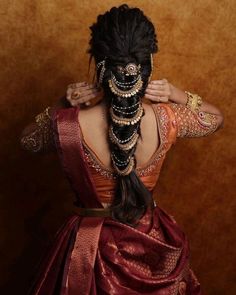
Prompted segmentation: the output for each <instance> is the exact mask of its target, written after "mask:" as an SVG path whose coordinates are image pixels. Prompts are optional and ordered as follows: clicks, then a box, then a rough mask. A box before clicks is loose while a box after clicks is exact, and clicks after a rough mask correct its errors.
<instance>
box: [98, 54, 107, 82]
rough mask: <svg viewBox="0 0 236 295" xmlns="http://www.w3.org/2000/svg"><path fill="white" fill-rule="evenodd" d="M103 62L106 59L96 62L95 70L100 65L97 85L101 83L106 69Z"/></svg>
mask: <svg viewBox="0 0 236 295" xmlns="http://www.w3.org/2000/svg"><path fill="white" fill-rule="evenodd" d="M105 63H106V60H105V59H104V60H102V61H100V62H99V63H98V64H97V70H99V68H100V67H102V68H101V70H100V74H99V78H98V83H99V85H101V84H102V81H103V78H104V73H105V71H106V67H105Z"/></svg>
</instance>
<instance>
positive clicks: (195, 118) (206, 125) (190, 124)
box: [170, 103, 218, 137]
mask: <svg viewBox="0 0 236 295" xmlns="http://www.w3.org/2000/svg"><path fill="white" fill-rule="evenodd" d="M170 107H171V108H172V110H173V111H174V114H175V117H176V121H177V123H176V125H177V127H178V132H177V137H201V136H207V135H209V134H211V133H213V132H215V131H216V129H217V127H218V124H217V119H216V115H213V114H209V113H205V112H202V111H201V112H198V113H197V112H193V111H191V110H190V109H188V108H187V107H186V106H184V105H181V104H176V103H171V104H170Z"/></svg>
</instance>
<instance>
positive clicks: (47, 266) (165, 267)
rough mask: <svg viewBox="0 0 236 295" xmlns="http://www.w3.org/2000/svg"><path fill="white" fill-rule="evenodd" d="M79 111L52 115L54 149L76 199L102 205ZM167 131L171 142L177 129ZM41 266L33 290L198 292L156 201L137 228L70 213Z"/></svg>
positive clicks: (55, 294)
mask: <svg viewBox="0 0 236 295" xmlns="http://www.w3.org/2000/svg"><path fill="white" fill-rule="evenodd" d="M168 112H169V110H168ZM168 112H167V113H168ZM78 114H79V108H77V109H76V108H70V109H65V110H60V111H57V113H56V114H55V117H54V124H55V140H56V143H57V149H58V154H59V157H60V160H61V162H62V167H63V169H64V171H65V173H66V176H67V177H68V179H69V181H70V183H71V186H72V188H73V190H74V192H75V195H76V197H77V198H78V202H77V203H79V204H80V206H84V207H97V208H100V207H102V204H101V202H100V200H99V196H98V193H97V190H96V186H95V183H94V180H93V178H92V174H91V172H90V171H89V167H88V165H87V163H86V160H85V157H84V152H83V148H82V144H81V141H80V134H79V129H78V128H77V127H78V125H77V123H75V122H77V121H78ZM169 120H170V119H169ZM169 123H170V122H169ZM168 126H171V124H169V125H168ZM173 126H174V125H173ZM169 134H170V135H171V136H172V142H173V141H174V136H175V130H174V129H171V130H170V132H169ZM166 144H168V142H167V141H166ZM168 148H169V147H168ZM41 269H42V271H41V272H40V275H39V276H38V278H37V283H36V284H35V287H34V288H33V291H32V292H31V294H34V295H36V294H37V295H105V294H109V295H127V294H131V295H132V294H133V295H137V294H145V295H147V294H150V295H152V294H156V295H178V294H180V295H184V294H185V295H201V294H202V292H201V290H200V284H199V282H198V280H197V278H196V277H195V275H194V273H193V271H192V270H191V268H190V265H189V243H188V239H187V237H186V235H185V234H184V232H183V231H182V230H181V228H180V227H179V226H178V224H177V223H176V221H175V220H174V218H173V217H172V216H170V215H168V213H167V212H165V211H164V210H163V209H161V208H160V207H159V206H156V207H155V208H154V210H153V212H152V211H151V209H148V210H147V211H146V213H145V214H144V216H143V217H142V218H141V219H140V222H139V224H138V225H137V226H136V227H131V226H128V225H126V224H123V223H121V222H118V221H116V220H114V219H112V218H111V217H81V216H77V215H73V216H71V217H70V218H69V219H68V221H67V222H65V224H64V226H63V227H62V228H61V229H60V230H59V231H58V233H57V236H56V238H55V242H54V244H53V246H52V248H51V250H50V251H49V253H48V255H47V257H46V258H45V261H44V263H43V264H42V268H41Z"/></svg>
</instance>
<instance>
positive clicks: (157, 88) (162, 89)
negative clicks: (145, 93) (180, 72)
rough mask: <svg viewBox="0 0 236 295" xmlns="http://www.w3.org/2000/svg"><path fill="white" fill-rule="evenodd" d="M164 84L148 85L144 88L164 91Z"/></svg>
mask: <svg viewBox="0 0 236 295" xmlns="http://www.w3.org/2000/svg"><path fill="white" fill-rule="evenodd" d="M166 88H167V87H166V86H165V85H159V84H158V85H154V84H152V85H148V87H147V88H146V90H160V91H164V90H166Z"/></svg>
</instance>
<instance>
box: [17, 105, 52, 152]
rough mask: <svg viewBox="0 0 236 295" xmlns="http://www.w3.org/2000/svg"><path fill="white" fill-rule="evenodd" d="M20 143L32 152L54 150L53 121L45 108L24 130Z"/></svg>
mask: <svg viewBox="0 0 236 295" xmlns="http://www.w3.org/2000/svg"><path fill="white" fill-rule="evenodd" d="M20 144H21V147H22V148H23V149H24V150H26V151H30V152H32V153H38V152H50V151H55V149H56V147H55V141H54V132H53V123H52V118H51V116H50V115H49V113H48V110H47V109H46V110H45V111H44V112H43V113H40V114H39V115H37V116H36V117H35V122H34V123H32V124H31V125H30V126H28V127H27V128H26V129H25V130H24V133H23V134H22V135H21V139H20Z"/></svg>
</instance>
